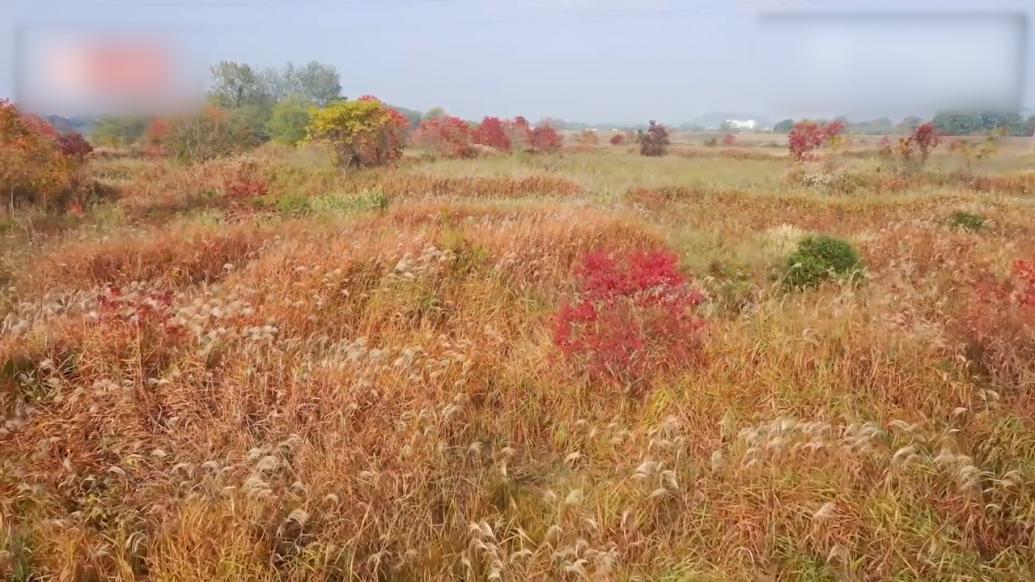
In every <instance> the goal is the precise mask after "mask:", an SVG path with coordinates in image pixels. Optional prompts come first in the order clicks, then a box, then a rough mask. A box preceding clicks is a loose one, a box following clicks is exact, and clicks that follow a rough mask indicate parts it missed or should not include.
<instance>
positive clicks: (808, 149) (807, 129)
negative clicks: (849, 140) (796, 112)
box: [787, 120, 845, 161]
mask: <svg viewBox="0 0 1035 582" xmlns="http://www.w3.org/2000/svg"><path fill="white" fill-rule="evenodd" d="M844 129H845V124H844V122H843V121H831V122H830V123H816V122H815V121H809V120H803V121H799V122H798V123H795V124H794V128H792V129H791V133H790V134H788V135H787V148H788V149H789V150H790V152H791V157H793V158H794V159H795V160H799V161H804V160H811V159H812V158H813V157H814V152H815V151H816V150H818V149H819V148H821V147H823V146H824V145H833V144H836V143H837V142H838V140H839V139H840V137H841V134H842V133H843V132H844Z"/></svg>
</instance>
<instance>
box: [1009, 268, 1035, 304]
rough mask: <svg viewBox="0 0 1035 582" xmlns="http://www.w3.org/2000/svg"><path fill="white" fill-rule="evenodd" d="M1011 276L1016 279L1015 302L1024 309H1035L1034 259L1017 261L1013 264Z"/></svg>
mask: <svg viewBox="0 0 1035 582" xmlns="http://www.w3.org/2000/svg"><path fill="white" fill-rule="evenodd" d="M1013 274H1014V277H1015V278H1016V279H1017V283H1018V289H1017V302H1018V303H1020V304H1021V305H1023V306H1025V307H1033V308H1035V258H1032V259H1031V260H1030V261H1024V260H1018V261H1016V262H1015V263H1014V264H1013Z"/></svg>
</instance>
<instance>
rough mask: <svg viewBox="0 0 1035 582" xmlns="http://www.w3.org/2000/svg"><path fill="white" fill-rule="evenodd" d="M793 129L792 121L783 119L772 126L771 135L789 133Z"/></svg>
mask: <svg viewBox="0 0 1035 582" xmlns="http://www.w3.org/2000/svg"><path fill="white" fill-rule="evenodd" d="M792 129H794V120H793V119H783V120H780V121H777V122H776V125H774V126H773V133H790V132H791V130H792Z"/></svg>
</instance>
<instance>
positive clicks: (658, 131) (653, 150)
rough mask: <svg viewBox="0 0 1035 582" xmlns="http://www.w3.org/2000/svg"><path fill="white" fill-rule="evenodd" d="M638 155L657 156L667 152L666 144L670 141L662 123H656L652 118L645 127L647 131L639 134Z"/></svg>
mask: <svg viewBox="0 0 1035 582" xmlns="http://www.w3.org/2000/svg"><path fill="white" fill-rule="evenodd" d="M638 139H639V142H640V155H642V156H651V157H659V156H663V155H665V154H666V153H668V146H669V144H670V143H671V142H670V141H669V139H668V130H667V129H665V126H664V125H661V124H660V123H656V122H655V121H654V120H653V119H652V120H650V124H649V125H648V127H647V131H646V132H643V131H641V132H640V134H639V137H638Z"/></svg>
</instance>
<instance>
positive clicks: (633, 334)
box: [554, 249, 704, 386]
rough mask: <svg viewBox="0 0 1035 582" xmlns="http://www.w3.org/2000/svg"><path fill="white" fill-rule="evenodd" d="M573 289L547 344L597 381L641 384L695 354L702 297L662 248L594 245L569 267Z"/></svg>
mask: <svg viewBox="0 0 1035 582" xmlns="http://www.w3.org/2000/svg"><path fill="white" fill-rule="evenodd" d="M576 278H577V287H578V295H577V298H576V299H575V301H574V302H570V303H564V304H563V305H562V306H561V309H560V312H559V313H558V314H557V317H556V320H555V323H554V342H555V344H556V345H557V347H558V348H559V349H560V351H561V353H563V354H564V356H565V358H566V359H567V360H568V361H569V362H571V363H572V364H573V365H575V366H576V368H578V369H579V370H582V371H585V372H586V373H587V374H588V375H589V376H590V377H591V378H593V379H594V380H597V381H610V382H616V383H620V384H625V385H628V386H634V385H637V384H640V383H641V382H642V381H643V380H644V379H645V375H646V374H647V373H648V371H650V370H659V369H661V370H673V369H677V368H679V367H683V366H686V365H689V364H691V363H693V362H694V361H696V360H698V358H699V356H700V348H701V336H702V331H703V328H704V321H703V320H702V319H701V318H700V317H698V316H697V314H696V313H695V311H696V308H697V306H698V305H700V304H701V302H702V301H703V300H704V296H703V295H702V294H701V293H700V292H699V291H697V290H696V289H694V287H693V286H692V285H691V282H690V280H689V279H688V278H687V277H686V276H685V275H684V274H683V273H681V272H680V271H679V268H678V258H677V257H676V256H675V255H674V254H672V253H670V252H668V251H664V250H654V249H651V250H637V251H632V252H627V253H611V252H607V251H595V252H591V253H589V254H587V255H586V256H585V257H584V258H583V260H582V264H581V265H580V266H579V268H578V270H577V272H576Z"/></svg>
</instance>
